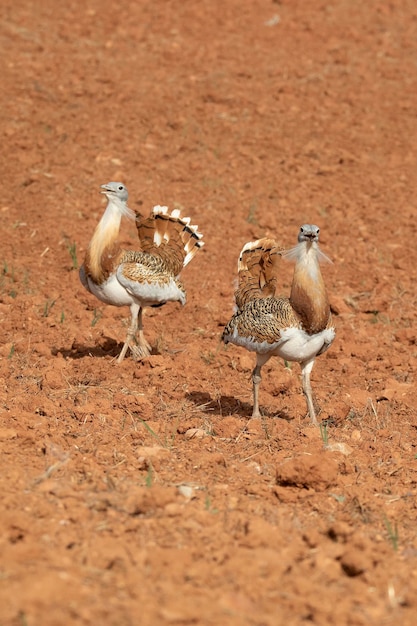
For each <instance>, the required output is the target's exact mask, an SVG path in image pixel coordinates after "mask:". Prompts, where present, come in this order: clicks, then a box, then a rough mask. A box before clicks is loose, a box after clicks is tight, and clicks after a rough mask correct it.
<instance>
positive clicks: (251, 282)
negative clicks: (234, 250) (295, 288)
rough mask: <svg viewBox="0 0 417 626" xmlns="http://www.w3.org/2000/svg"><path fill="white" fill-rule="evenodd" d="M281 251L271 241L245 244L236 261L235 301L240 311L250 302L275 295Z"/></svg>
mask: <svg viewBox="0 0 417 626" xmlns="http://www.w3.org/2000/svg"><path fill="white" fill-rule="evenodd" d="M281 250H282V248H280V247H279V246H278V245H277V243H276V241H274V240H273V239H267V238H263V239H258V240H257V241H250V242H249V243H247V244H245V245H244V246H243V248H242V251H241V253H240V256H239V261H238V277H239V283H238V288H237V290H236V291H235V300H236V305H237V307H238V309H241V308H242V307H243V306H244V305H245V304H246V303H247V302H249V301H250V300H256V299H260V298H268V297H271V296H274V295H275V290H276V284H277V263H278V260H279V258H280V256H281Z"/></svg>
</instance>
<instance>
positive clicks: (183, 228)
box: [136, 205, 204, 276]
mask: <svg viewBox="0 0 417 626" xmlns="http://www.w3.org/2000/svg"><path fill="white" fill-rule="evenodd" d="M190 222H191V218H189V217H181V212H180V210H179V209H173V210H172V211H171V213H170V212H169V209H168V207H166V206H159V205H158V206H154V208H153V209H152V212H151V214H150V216H149V217H146V218H144V217H143V216H142V215H141V214H140V213H136V227H137V230H138V235H139V239H140V243H141V248H142V250H143V252H148V253H149V254H153V255H155V256H159V257H160V258H162V259H163V260H164V263H165V264H166V265H167V266H168V267H169V269H170V270H171V272H172V273H173V274H174V276H178V275H179V273H180V272H181V270H182V268H183V267H185V266H186V265H188V263H189V262H190V261H191V259H192V258H193V257H194V255H195V254H196V253H197V252H198V250H200V248H202V247H203V246H204V242H203V241H202V238H203V235H202V234H201V233H200V232H199V231H198V226H194V225H193V224H190Z"/></svg>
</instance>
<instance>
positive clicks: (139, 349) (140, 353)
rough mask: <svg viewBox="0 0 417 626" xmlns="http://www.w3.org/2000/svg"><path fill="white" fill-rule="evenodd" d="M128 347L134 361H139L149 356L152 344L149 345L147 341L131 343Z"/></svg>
mask: <svg viewBox="0 0 417 626" xmlns="http://www.w3.org/2000/svg"><path fill="white" fill-rule="evenodd" d="M129 348H130V351H131V353H132V357H133V359H134V360H135V361H141V360H142V359H144V358H146V357H147V356H149V355H150V354H151V352H152V346H150V345H149V343H148V342H147V341H142V342H141V343H135V344H132V345H130V346H129Z"/></svg>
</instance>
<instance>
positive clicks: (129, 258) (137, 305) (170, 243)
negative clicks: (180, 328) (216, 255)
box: [80, 182, 204, 363]
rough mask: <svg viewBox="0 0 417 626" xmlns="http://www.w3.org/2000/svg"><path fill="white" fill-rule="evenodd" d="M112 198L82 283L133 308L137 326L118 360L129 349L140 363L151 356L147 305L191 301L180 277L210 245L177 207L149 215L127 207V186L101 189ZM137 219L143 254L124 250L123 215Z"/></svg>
mask: <svg viewBox="0 0 417 626" xmlns="http://www.w3.org/2000/svg"><path fill="white" fill-rule="evenodd" d="M101 189H102V190H103V191H102V192H101V193H103V194H104V195H105V196H106V197H107V200H108V204H107V207H106V210H105V211H104V214H103V216H102V218H101V220H100V222H99V223H98V225H97V227H96V229H95V231H94V234H93V237H92V239H91V241H90V244H89V246H88V249H87V252H86V255H85V260H84V264H83V265H82V267H81V269H80V280H81V282H82V284H83V285H84V287H85V288H86V289H87V290H88V291H90V292H91V293H92V294H94V295H95V296H96V298H98V299H99V300H101V301H102V302H104V303H106V304H112V305H114V306H129V307H130V314H131V322H130V326H129V329H128V332H127V337H126V341H125V343H124V346H123V348H122V351H121V352H120V355H119V357H118V362H119V363H120V362H121V361H122V360H123V358H124V356H125V354H126V352H127V350H128V348H129V349H130V350H131V352H132V354H133V357H134V358H135V359H141V358H143V357H145V356H148V355H149V354H150V352H151V346H150V345H149V344H148V342H147V341H146V339H145V337H144V334H143V322H142V311H143V308H144V307H146V306H152V307H156V306H162V305H163V304H165V303H166V302H171V301H178V302H180V303H181V304H182V305H184V304H185V301H186V293H185V289H184V287H183V285H182V284H181V283H180V281H179V275H180V272H181V270H182V268H183V267H185V266H186V265H187V264H188V263H189V262H190V261H191V259H192V258H193V257H194V255H195V254H196V252H198V250H199V249H200V248H202V246H203V245H204V242H203V241H201V239H202V236H203V235H202V234H201V233H200V232H198V227H197V226H193V225H191V224H190V221H191V219H190V218H189V217H181V215H180V211H179V210H178V209H174V210H172V211H171V213H169V211H168V208H167V207H162V206H155V207H154V208H153V209H152V211H151V213H150V215H149V217H143V216H142V215H141V214H140V213H138V212H137V213H136V214H135V212H134V211H132V210H131V209H130V208H129V207H128V206H127V200H128V192H127V189H126V187H125V185H123V183H117V182H110V183H107V184H106V185H101ZM123 216H125V217H128V218H130V219H136V227H137V231H138V236H139V240H140V247H141V250H124V249H122V248H121V247H120V245H119V243H118V242H117V238H118V236H119V231H120V223H121V219H122V217H123Z"/></svg>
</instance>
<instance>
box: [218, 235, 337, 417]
mask: <svg viewBox="0 0 417 626" xmlns="http://www.w3.org/2000/svg"><path fill="white" fill-rule="evenodd" d="M318 233H319V229H318V227H317V226H314V225H310V224H305V225H304V226H302V227H301V229H300V234H299V238H298V244H297V245H296V246H295V247H294V248H292V249H291V250H288V251H285V250H283V249H282V248H280V247H279V246H278V245H277V244H276V242H275V241H274V240H271V239H260V240H258V241H255V242H250V243H248V244H246V245H245V246H244V247H243V249H242V252H241V254H240V258H239V263H238V276H239V285H238V289H237V291H236V293H235V300H236V305H237V311H236V313H235V314H234V315H233V317H232V319H231V320H230V322H229V323H228V324H227V326H226V328H225V330H224V332H223V336H222V339H223V341H224V342H225V343H229V342H231V343H234V344H236V345H238V346H242V347H244V348H246V349H247V350H249V351H252V352H255V353H256V366H255V369H254V370H253V373H252V380H253V396H254V405H253V416H254V417H258V416H259V415H260V412H259V402H258V391H259V384H260V382H261V368H262V366H263V365H264V364H265V363H266V362H267V361H268V360H269V359H270V358H271V357H272V356H278V357H281V358H283V359H285V360H286V361H296V362H299V363H300V364H301V370H302V379H303V391H304V393H305V395H306V399H307V406H308V410H309V414H310V418H311V421H312V422H313V423H314V424H317V418H316V413H315V409H314V401H313V395H312V391H311V384H310V373H311V369H312V367H313V364H314V360H315V358H316V357H317V356H319V355H320V354H322V353H323V352H325V351H326V350H327V349H328V348H329V346H330V345H331V343H332V342H333V340H334V337H335V331H334V328H333V326H332V321H331V313H330V306H329V302H328V297H327V292H326V288H325V285H324V281H323V277H322V274H321V271H320V265H319V262H320V261H323V260H326V259H327V257H325V255H324V254H323V253H322V252H321V251H320V249H319V247H318ZM282 257H284V258H287V259H290V260H294V261H295V268H294V275H293V282H292V286H291V293H290V297H289V298H287V297H276V296H275V288H276V284H277V280H278V276H277V274H278V263H279V260H280V259H281V258H282Z"/></svg>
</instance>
